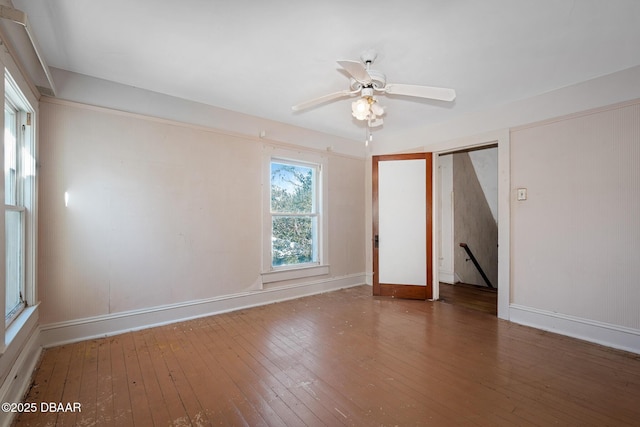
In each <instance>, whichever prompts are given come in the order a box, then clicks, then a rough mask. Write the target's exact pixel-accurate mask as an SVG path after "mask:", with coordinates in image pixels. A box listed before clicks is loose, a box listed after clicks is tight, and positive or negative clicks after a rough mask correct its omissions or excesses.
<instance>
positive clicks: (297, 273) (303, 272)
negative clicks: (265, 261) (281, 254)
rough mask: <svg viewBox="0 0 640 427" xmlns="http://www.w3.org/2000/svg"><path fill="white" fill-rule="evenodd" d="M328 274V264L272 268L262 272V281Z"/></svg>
mask: <svg viewBox="0 0 640 427" xmlns="http://www.w3.org/2000/svg"><path fill="white" fill-rule="evenodd" d="M327 274H329V266H328V265H313V266H309V267H298V268H290V269H288V270H285V269H283V270H273V271H266V272H264V273H262V283H274V282H282V281H285V280H293V279H302V278H305V277H313V276H325V275H327Z"/></svg>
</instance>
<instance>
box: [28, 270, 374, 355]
mask: <svg viewBox="0 0 640 427" xmlns="http://www.w3.org/2000/svg"><path fill="white" fill-rule="evenodd" d="M365 282H366V277H365V274H364V273H362V274H357V275H349V276H343V277H337V278H330V279H323V280H318V281H314V282H308V283H303V284H297V285H289V286H280V287H273V288H268V289H264V290H258V291H250V292H243V293H239V294H234V295H226V296H221V297H216V298H210V299H206V300H198V301H189V302H186V303H179V304H171V305H165V306H159V307H152V308H149V309H145V310H135V311H127V312H121V313H114V314H108V315H103V316H95V317H89V318H84V319H77V320H72V321H68V322H59V323H51V324H47V325H42V326H41V327H40V340H41V341H40V342H41V343H42V346H43V347H44V348H47V347H53V346H57V345H62V344H67V343H71V342H77V341H82V340H86V339H93V338H101V337H106V336H111V335H117V334H120V333H124V332H129V331H135V330H140V329H146V328H151V327H154V326H160V325H165V324H168V323H174V322H179V321H183V320H189V319H195V318H198V317H205V316H211V315H213V314H219V313H225V312H229V311H234V310H240V309H243V308H249V307H255V306H260V305H266V304H271V303H275V302H279V301H285V300H289V299H295V298H300V297H304V296H308V295H314V294H319V293H323V292H329V291H334V290H338V289H344V288H350V287H353V286H359V285H363V284H365Z"/></svg>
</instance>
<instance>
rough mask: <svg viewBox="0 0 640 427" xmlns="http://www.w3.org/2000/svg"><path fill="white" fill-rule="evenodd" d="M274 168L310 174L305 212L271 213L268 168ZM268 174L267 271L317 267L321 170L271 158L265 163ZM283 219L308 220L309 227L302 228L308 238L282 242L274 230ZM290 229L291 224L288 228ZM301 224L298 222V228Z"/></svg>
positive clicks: (301, 163)
mask: <svg viewBox="0 0 640 427" xmlns="http://www.w3.org/2000/svg"><path fill="white" fill-rule="evenodd" d="M274 164H278V165H284V166H293V167H302V168H307V169H311V170H312V183H311V195H310V197H311V207H310V211H309V212H288V211H281V210H277V211H274V209H273V202H272V196H273V193H272V192H273V175H272V168H273V165H274ZM269 170H270V179H269V201H270V203H269V206H270V211H269V213H270V217H271V218H270V224H271V233H270V236H271V245H270V246H271V247H270V249H271V250H270V256H271V261H270V267H271V270H279V269H291V268H301V267H308V266H311V265H319V264H320V261H321V260H320V251H319V247H320V242H319V239H320V236H321V235H322V234H321V232H320V227H321V225H320V224H321V223H322V221H321V215H320V208H321V206H320V205H321V203H320V200H319V197H318V196H319V194H321V193H320V191H319V186H320V180H321V178H320V173H321V166H320V165H319V164H317V163H307V162H299V161H295V160H293V161H292V160H285V159H281V158H271V160H270V162H269ZM287 218H289V219H292V220H293V221H294V223H295V221H299V220H303V219H305V218H307V219H309V224H305V225H304V227H307V228H309V230H308V231H307V232H306V233H307V234H310V237H308V238H305V237H307V236H305V235H297V236H295V237H297V238H298V241H293V240H294V239H288V240H287V239H286V238H285V239H283V238H282V237H284V236H281V235H280V234H279V230H275V228H276V225H275V224H276V223H277V222H279V220H283V222H284V220H286V219H287ZM292 225H293V224H292ZM301 225H302V224H301V223H299V222H298V226H301ZM305 240H310V243H308V242H305Z"/></svg>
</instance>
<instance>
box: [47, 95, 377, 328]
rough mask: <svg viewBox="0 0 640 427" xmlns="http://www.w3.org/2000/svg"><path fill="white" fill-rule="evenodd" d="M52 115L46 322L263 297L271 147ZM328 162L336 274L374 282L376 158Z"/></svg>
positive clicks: (90, 114)
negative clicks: (371, 231) (253, 293)
mask: <svg viewBox="0 0 640 427" xmlns="http://www.w3.org/2000/svg"><path fill="white" fill-rule="evenodd" d="M40 114H41V118H40V119H41V129H40V185H41V187H40V199H39V202H40V236H39V238H40V241H39V276H38V279H39V297H40V300H41V301H42V306H41V323H42V324H47V323H52V322H60V321H65V320H74V319H82V318H87V317H92V316H100V315H106V314H112V313H118V312H123V311H130V310H142V309H146V308H150V307H157V306H162V305H167V304H174V303H179V302H187V301H195V300H200V299H206V298H212V297H217V296H223V295H230V294H235V293H240V292H244V291H250V290H256V289H259V288H260V284H261V280H260V272H261V271H260V270H261V265H262V264H261V263H262V260H261V254H262V246H261V245H262V241H261V227H262V193H261V191H262V182H261V180H262V179H261V177H262V175H261V174H262V152H263V146H264V144H268V142H265V141H263V140H260V139H258V138H250V137H242V136H237V135H230V134H225V133H221V132H217V131H215V130H212V129H206V128H204V127H198V126H193V125H184V124H181V123H177V122H170V121H165V120H158V119H152V118H148V117H143V116H138V115H133V114H128V113H120V112H117V111H114V110H107V109H101V108H95V107H89V106H86V105H83V104H77V103H72V102H65V101H56V100H48V101H47V100H45V101H43V102H42V103H41V113H40ZM324 155H325V156H328V162H329V166H328V168H327V169H328V173H329V177H328V186H329V192H328V193H329V200H328V201H327V205H328V213H329V230H328V234H329V239H328V240H329V242H327V243H328V246H329V260H328V263H329V264H330V266H331V267H330V275H329V276H331V277H338V276H342V275H349V274H362V273H363V272H364V269H365V253H364V252H365V249H364V224H363V219H362V218H364V215H365V212H364V178H363V177H364V174H365V172H364V169H365V164H364V159H358V158H353V157H348V156H340V155H337V154H332V153H324ZM65 192H68V195H69V201H68V206H65V203H64V193H65ZM315 280H318V278H315Z"/></svg>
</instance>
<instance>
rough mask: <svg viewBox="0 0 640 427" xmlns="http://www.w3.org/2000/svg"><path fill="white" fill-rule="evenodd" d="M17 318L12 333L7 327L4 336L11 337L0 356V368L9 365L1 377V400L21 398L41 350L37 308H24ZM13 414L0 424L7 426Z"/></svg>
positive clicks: (3, 418)
mask: <svg viewBox="0 0 640 427" xmlns="http://www.w3.org/2000/svg"><path fill="white" fill-rule="evenodd" d="M21 319H22V320H24V321H22V320H21ZM17 321H20V326H19V327H16V330H15V331H14V332H13V333H12V332H10V331H9V330H10V329H11V327H12V326H13V325H12V326H10V327H9V330H7V337H9V338H10V341H8V343H7V345H6V346H5V349H4V352H3V354H2V357H0V365H1V366H2V367H3V368H4V366H5V364H9V363H10V364H11V368H10V369H8V372H7V376H6V377H5V378H4V381H3V383H2V385H0V402H10V403H11V402H21V401H22V397H23V396H24V394H25V393H26V392H27V390H28V388H29V384H30V383H31V377H32V375H33V372H34V371H35V369H36V365H37V363H38V360H39V359H40V354H41V353H42V347H41V346H40V334H39V331H38V327H37V323H38V309H37V307H27V308H26V309H24V310H23V311H22V313H21V314H20V317H19V319H16V322H17ZM10 336H11V337H10ZM23 343H24V345H23ZM2 371H4V369H2ZM13 415H14V414H9V416H6V417H0V427H7V426H10V425H11V422H12V421H13Z"/></svg>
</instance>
